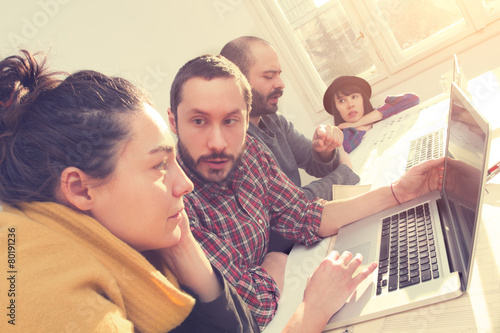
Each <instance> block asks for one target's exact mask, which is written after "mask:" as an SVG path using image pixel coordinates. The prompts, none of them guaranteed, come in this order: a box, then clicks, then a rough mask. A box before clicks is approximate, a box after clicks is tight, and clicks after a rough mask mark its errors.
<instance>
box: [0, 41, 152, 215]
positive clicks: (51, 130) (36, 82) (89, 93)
mask: <svg viewBox="0 0 500 333" xmlns="http://www.w3.org/2000/svg"><path fill="white" fill-rule="evenodd" d="M144 103H150V100H149V98H148V97H147V95H146V94H145V93H144V92H142V91H141V90H140V89H138V88H137V87H135V86H134V85H133V84H131V83H130V82H129V81H127V80H125V79H123V78H117V77H109V76H106V75H104V74H102V73H98V72H95V71H80V72H77V73H74V74H71V75H70V74H67V73H60V72H54V71H49V70H48V69H47V66H46V57H45V56H43V55H41V54H34V55H33V54H31V53H30V52H28V51H26V50H23V51H21V55H14V56H10V57H8V58H5V59H4V60H2V61H1V62H0V203H3V204H10V205H15V204H17V203H19V202H25V201H28V202H29V201H56V199H55V198H56V190H57V188H58V186H59V184H60V175H61V172H62V171H63V170H64V169H65V168H67V167H69V166H74V167H78V168H79V169H81V170H82V171H83V172H85V173H86V174H88V175H89V176H90V177H91V178H93V179H95V180H100V181H102V182H104V181H105V180H106V178H107V177H108V176H109V175H110V174H111V173H112V172H113V170H114V168H115V165H116V161H117V159H118V156H119V153H120V148H121V147H122V145H119V144H120V143H122V142H124V141H126V140H128V139H129V136H130V128H129V127H130V126H128V125H127V124H128V123H129V122H126V121H124V115H131V114H134V113H137V112H140V110H142V109H143V108H144ZM150 104H151V103H150Z"/></svg>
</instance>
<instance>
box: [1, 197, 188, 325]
mask: <svg viewBox="0 0 500 333" xmlns="http://www.w3.org/2000/svg"><path fill="white" fill-rule="evenodd" d="M19 208H20V209H19V210H18V209H16V208H14V207H10V206H5V207H3V211H4V213H7V214H6V215H2V217H5V216H8V219H9V223H11V224H13V225H19V226H21V225H22V224H26V223H30V220H32V221H35V222H36V223H38V224H42V225H44V226H46V227H47V228H50V229H51V230H54V231H55V232H56V233H58V234H63V235H66V236H67V237H69V238H70V239H71V240H74V241H75V242H78V243H79V244H80V245H81V246H83V247H85V248H86V250H88V252H89V255H92V256H94V257H96V258H97V259H98V260H99V261H100V262H101V263H102V265H103V266H104V267H106V268H107V270H108V271H109V272H111V274H112V275H113V277H114V279H115V280H116V283H117V285H118V288H119V292H120V293H121V295H122V298H123V304H116V305H117V306H119V307H120V308H122V309H124V314H125V316H126V318H127V319H128V320H130V321H131V322H132V323H133V324H134V327H135V329H136V330H138V331H140V332H167V331H169V330H171V329H173V328H175V327H176V326H178V325H179V324H180V323H181V322H182V321H184V320H185V318H186V317H187V316H188V314H189V313H190V312H191V310H192V307H193V306H194V299H193V298H192V297H191V296H189V295H188V294H186V293H184V292H183V291H182V290H180V289H179V285H178V283H177V280H176V278H175V277H174V276H173V274H172V273H171V272H170V271H169V270H168V269H166V268H165V271H164V272H163V274H162V273H160V272H159V271H158V270H156V269H155V268H154V267H153V266H152V265H151V264H150V263H149V262H148V261H147V260H146V259H145V258H144V257H143V256H142V255H141V254H140V253H139V252H137V251H136V250H134V249H133V248H131V247H130V246H128V245H127V244H125V243H124V242H123V241H121V240H120V239H118V238H117V237H115V236H114V235H113V234H111V233H110V232H109V231H108V230H107V229H106V228H105V227H103V226H102V225H101V224H100V223H99V222H97V221H96V220H95V219H93V218H91V217H89V216H87V215H84V214H82V213H79V212H76V211H75V210H73V209H70V208H68V207H66V206H63V205H60V204H56V203H51V202H43V203H42V202H33V203H24V204H21V205H20V206H19ZM4 213H0V214H4ZM2 224H3V223H2ZM0 227H1V226H0ZM0 229H1V228H0ZM20 241H21V240H20ZM62 255H64V254H62ZM54 259H55V260H56V259H57V258H54Z"/></svg>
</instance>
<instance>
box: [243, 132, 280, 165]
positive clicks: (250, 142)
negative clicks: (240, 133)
mask: <svg viewBox="0 0 500 333" xmlns="http://www.w3.org/2000/svg"><path fill="white" fill-rule="evenodd" d="M242 162H243V163H245V164H256V163H257V164H260V165H262V166H265V165H269V164H276V162H275V161H274V158H273V156H272V155H271V154H270V153H269V151H268V149H267V148H266V147H265V146H264V145H263V144H262V143H261V142H259V140H257V139H256V138H254V137H252V136H250V135H247V141H246V149H245V152H244V158H243V159H242Z"/></svg>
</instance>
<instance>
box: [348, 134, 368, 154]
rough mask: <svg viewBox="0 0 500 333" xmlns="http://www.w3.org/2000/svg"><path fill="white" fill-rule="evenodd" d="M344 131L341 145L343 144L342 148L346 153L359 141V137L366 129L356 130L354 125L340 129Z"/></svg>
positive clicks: (357, 144) (360, 137) (361, 136)
mask: <svg viewBox="0 0 500 333" xmlns="http://www.w3.org/2000/svg"><path fill="white" fill-rule="evenodd" d="M342 132H343V133H344V142H343V143H342V145H343V146H344V150H345V151H346V153H348V154H349V153H350V152H351V151H353V150H354V148H356V147H357V146H359V144H360V143H361V139H362V138H363V136H364V135H365V133H366V131H358V130H357V129H356V128H354V127H348V128H345V129H344V130H342Z"/></svg>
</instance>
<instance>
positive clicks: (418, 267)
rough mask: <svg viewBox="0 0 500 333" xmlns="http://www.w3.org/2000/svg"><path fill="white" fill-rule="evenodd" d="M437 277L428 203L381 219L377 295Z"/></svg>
mask: <svg viewBox="0 0 500 333" xmlns="http://www.w3.org/2000/svg"><path fill="white" fill-rule="evenodd" d="M438 277H439V271H438V260H437V256H436V247H435V244H434V235H433V230H432V223H431V216H430V212H429V204H428V203H425V204H422V205H419V206H416V207H413V208H410V209H408V210H406V211H403V212H400V213H398V214H394V215H392V216H390V217H386V218H385V219H383V221H382V235H381V246H380V258H379V270H378V283H377V295H381V294H382V293H383V292H384V291H388V292H391V291H395V290H398V289H401V288H405V287H408V286H412V285H415V284H418V283H421V282H425V281H429V280H432V279H437V278H438Z"/></svg>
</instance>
